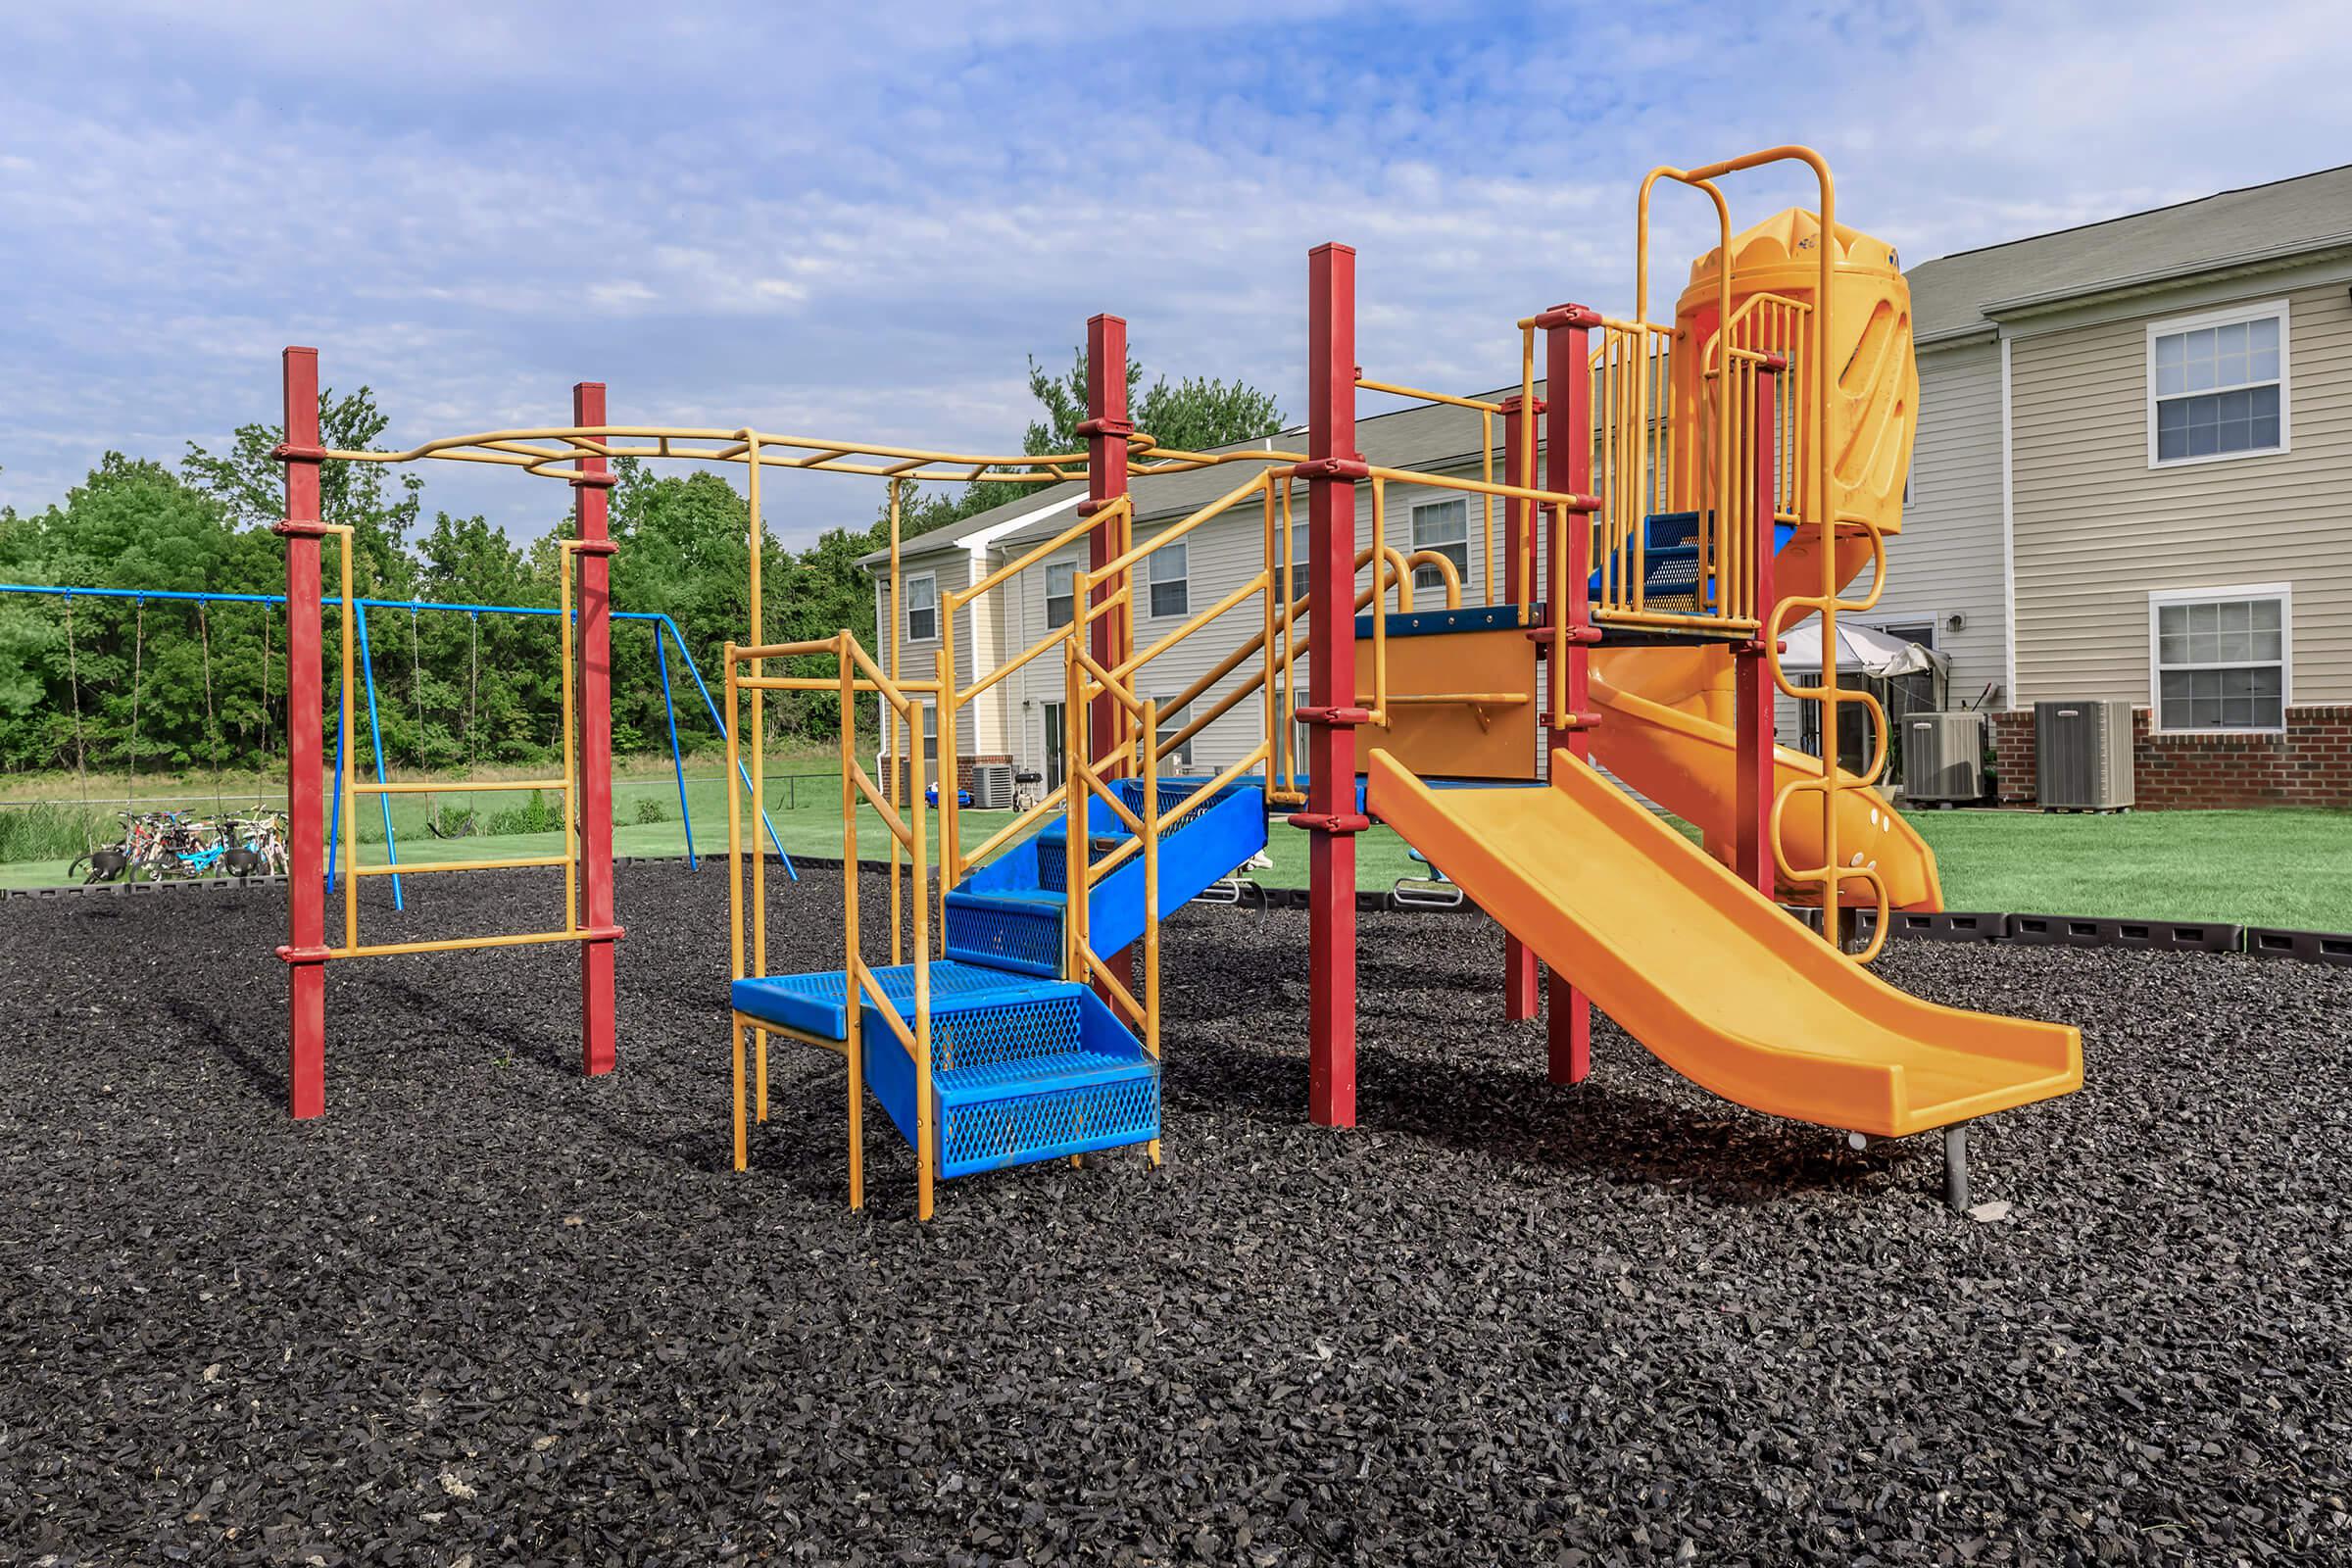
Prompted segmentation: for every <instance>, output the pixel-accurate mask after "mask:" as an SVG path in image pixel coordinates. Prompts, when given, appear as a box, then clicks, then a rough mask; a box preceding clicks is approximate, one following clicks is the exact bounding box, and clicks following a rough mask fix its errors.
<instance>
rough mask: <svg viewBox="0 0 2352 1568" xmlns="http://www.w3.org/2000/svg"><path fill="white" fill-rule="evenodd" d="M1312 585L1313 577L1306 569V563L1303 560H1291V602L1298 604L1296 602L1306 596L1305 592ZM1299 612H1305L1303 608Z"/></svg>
mask: <svg viewBox="0 0 2352 1568" xmlns="http://www.w3.org/2000/svg"><path fill="white" fill-rule="evenodd" d="M1313 586H1314V578H1313V576H1312V574H1310V573H1309V572H1308V570H1307V566H1306V563H1305V562H1303V561H1294V562H1292V563H1291V603H1292V604H1294V605H1295V604H1298V603H1299V601H1300V600H1302V599H1304V598H1305V597H1306V596H1307V593H1308V591H1309V590H1310V589H1312V588H1313ZM1299 613H1301V614H1303V613H1305V612H1304V611H1303V610H1301V611H1300V612H1299Z"/></svg>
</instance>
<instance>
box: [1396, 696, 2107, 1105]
mask: <svg viewBox="0 0 2352 1568" xmlns="http://www.w3.org/2000/svg"><path fill="white" fill-rule="evenodd" d="M1619 700H1620V701H1621V702H1622V701H1643V702H1645V701H1647V700H1646V699H1628V698H1626V697H1624V696H1622V695H1621V696H1620V698H1619ZM1697 723H1698V721H1696V720H1690V721H1689V722H1688V723H1684V724H1666V723H1661V724H1660V725H1659V728H1660V729H1661V730H1662V731H1664V732H1665V733H1667V734H1669V735H1674V736H1679V737H1681V738H1680V739H1675V740H1668V741H1665V742H1662V743H1661V744H1660V750H1661V752H1672V751H1674V750H1675V749H1677V748H1680V747H1683V746H1686V745H1688V746H1697V745H1699V744H1702V743H1705V744H1711V743H1706V742H1704V738H1703V737H1701V736H1698V735H1696V734H1694V733H1693V726H1695V725H1696V724H1697ZM1602 727H1603V729H1606V728H1607V726H1606V725H1604V726H1602ZM1706 727H1708V728H1714V727H1719V726H1706ZM1725 744H1726V745H1728V744H1729V742H1728V732H1727V739H1726V741H1725ZM1804 760H1805V761H1806V762H1808V763H1810V762H1811V759H1804ZM1815 765H1817V764H1815ZM1721 771H1722V772H1723V773H1724V774H1726V775H1727V776H1728V774H1729V771H1730V769H1729V766H1728V762H1727V763H1726V764H1725V765H1723V766H1722V767H1721ZM1369 773H1370V777H1369V781H1368V788H1369V807H1370V809H1371V810H1372V812H1373V813H1374V814H1375V815H1377V816H1379V817H1380V818H1381V819H1382V820H1384V821H1386V822H1388V823H1389V824H1390V825H1391V826H1392V827H1394V828H1396V830H1397V832H1398V833H1400V834H1401V835H1403V837H1404V839H1405V841H1406V842H1407V843H1409V844H1411V845H1412V846H1413V847H1414V848H1415V849H1418V850H1419V851H1421V852H1422V853H1423V854H1424V855H1426V856H1428V857H1429V858H1430V860H1431V861H1432V863H1434V864H1437V865H1442V866H1444V867H1445V868H1446V875H1447V876H1448V877H1450V878H1452V879H1453V880H1454V881H1455V882H1457V883H1459V884H1460V885H1461V888H1462V891H1463V892H1464V893H1465V894H1467V895H1468V896H1469V898H1470V899H1471V900H1472V901H1473V902H1474V903H1476V904H1477V905H1478V906H1479V907H1481V908H1483V909H1485V910H1486V911H1487V912H1488V913H1489V914H1491V915H1493V916H1494V917H1495V920H1497V921H1498V922H1500V923H1501V925H1502V926H1503V928H1504V929H1505V930H1507V931H1509V932H1510V933H1511V934H1512V935H1514V936H1516V937H1518V938H1519V939H1520V940H1521V941H1522V942H1524V943H1526V944H1527V945H1528V947H1530V948H1531V949H1533V950H1534V951H1535V953H1536V954H1537V956H1540V957H1542V958H1543V960H1544V962H1545V963H1547V964H1549V965H1551V966H1552V967H1553V968H1554V969H1556V970H1557V971H1558V972H1559V973H1561V974H1563V975H1565V976H1567V977H1568V978H1570V979H1571V980H1573V981H1575V983H1576V984H1577V985H1578V986H1580V987H1582V988H1583V989H1584V990H1585V991H1586V992H1587V994H1589V995H1590V996H1591V997H1592V999H1593V1004H1594V1005H1596V1006H1598V1007H1599V1008H1600V1009H1601V1010H1602V1011H1604V1012H1606V1013H1607V1014H1608V1015H1609V1016H1610V1017H1611V1018H1614V1019H1615V1020H1616V1021H1617V1022H1618V1023H1619V1024H1620V1025H1621V1026H1623V1027H1624V1029H1625V1030H1626V1031H1627V1032H1628V1033H1629V1034H1631V1035H1633V1036H1634V1038H1635V1039H1637V1040H1639V1041H1641V1042H1642V1045H1643V1046H1645V1047H1646V1048H1648V1050H1649V1051H1650V1052H1651V1053H1653V1054H1655V1055H1657V1056H1658V1058H1659V1059H1660V1060H1662V1061H1664V1062H1665V1063H1666V1064H1667V1065H1668V1066H1670V1067H1672V1068H1674V1070H1675V1071H1677V1072H1679V1073H1681V1074H1682V1075H1683V1076H1684V1077H1686V1078H1689V1079H1690V1080H1691V1082H1693V1083H1695V1084H1698V1085H1699V1086H1700V1087H1702V1088H1705V1089H1707V1090H1710V1091H1712V1092H1713V1093H1715V1094H1718V1095H1721V1096H1723V1097H1724V1098H1725V1099H1727V1100H1733V1101H1737V1102H1739V1103H1740V1104H1743V1105H1748V1106H1752V1107H1753V1108H1755V1109H1757V1110H1761V1111H1766V1112H1769V1113H1771V1114H1773V1115H1776V1116H1787V1117H1789V1118H1790V1119H1792V1120H1795V1121H1806V1122H1814V1123H1818V1124H1820V1125H1822V1126H1825V1127H1835V1128H1838V1129H1841V1130H1843V1131H1847V1132H1857V1133H1867V1134H1871V1135H1873V1136H1877V1137H1886V1138H1899V1137H1904V1136H1907V1135H1909V1134H1912V1133H1919V1132H1926V1131H1929V1130H1931V1129H1934V1128H1938V1127H1950V1126H1954V1125H1956V1124H1959V1123H1962V1122H1966V1121H1968V1120H1969V1119H1971V1118H1973V1117H1977V1116H1983V1115H1986V1114H1989V1113H1991V1112H1993V1111H1998V1110H2007V1109H2010V1108H2012V1107H2014V1106H2018V1105H2025V1104H2031V1103H2034V1102H2035V1101H2041V1100H2049V1099H2052V1098H2054V1097H2056V1096H2059V1095H2063V1094H2068V1093H2070V1092H2072V1091H2073V1090H2076V1089H2079V1088H2081V1087H2082V1034H2081V1032H2080V1031H2078V1030H2076V1029H2074V1028H2072V1027H2070V1026H2067V1025H2064V1024H2053V1023H2033V1022H2029V1021H2026V1020H2024V1019H2019V1018H2004V1017H1999V1016H1996V1015H1994V1014H1990V1013H1981V1012H1966V1011H1962V1010H1960V1009H1959V1008H1956V1007H1944V1006H1938V1005H1936V1004H1934V1003H1929V1002H1922V1001H1921V1000H1919V999H1918V998H1917V997H1914V996H1911V995H1909V994H1908V993H1906V992H1902V991H1898V990H1896V989H1895V988H1894V987H1893V986H1890V985H1888V984H1887V982H1886V981H1884V980H1881V979H1879V978H1878V977H1877V976H1876V975H1875V974H1873V973H1871V971H1870V970H1868V969H1867V968H1865V967H1863V966H1862V965H1860V964H1858V963H1855V962H1853V961H1852V960H1851V959H1849V958H1847V957H1845V956H1842V955H1840V954H1838V953H1837V952H1835V951H1834V950H1833V949H1831V948H1830V947H1829V946H1828V945H1826V944H1825V943H1823V942H1822V941H1821V939H1820V938H1819V937H1817V936H1815V935H1813V934H1812V933H1811V932H1809V931H1808V930H1806V929H1805V928H1804V927H1803V926H1801V925H1799V924H1798V923H1797V922H1796V921H1795V920H1793V919H1791V918H1789V916H1788V915H1787V914H1786V913H1784V912H1783V911H1782V910H1780V909H1779V908H1777V907H1774V906H1773V905H1772V904H1771V903H1770V902H1769V901H1767V900H1766V899H1765V898H1764V897H1763V896H1762V895H1761V894H1759V893H1757V892H1756V891H1755V890H1754V889H1753V888H1751V887H1749V886H1747V885H1746V884H1745V883H1743V882H1741V881H1740V879H1739V878H1738V877H1737V876H1735V875H1733V874H1732V872H1731V871H1729V870H1728V869H1726V868H1725V867H1724V866H1722V865H1719V864H1717V863H1716V862H1715V861H1714V860H1713V859H1712V858H1709V857H1708V856H1707V855H1706V854H1705V853H1704V852H1703V851H1701V850H1700V849H1698V848H1697V847H1696V846H1695V845H1693V844H1691V842H1690V840H1688V839H1686V838H1684V837H1683V836H1682V835H1681V834H1680V833H1677V832H1676V831H1675V830H1674V829H1673V828H1671V827H1669V826H1667V825H1666V824H1665V823H1664V822H1662V821H1660V820H1659V819H1658V818H1657V817H1656V816H1654V815H1653V814H1651V813H1650V812H1649V811H1648V810H1647V809H1644V808H1643V807H1642V805H1641V804H1640V803H1638V802H1636V801H1634V800H1633V799H1631V798H1630V797H1628V796H1627V795H1625V794H1624V793H1623V792H1622V791H1620V790H1618V789H1617V788H1616V787H1615V786H1614V785H1612V784H1610V783H1609V782H1608V780H1606V779H1604V778H1603V777H1601V775H1600V774H1599V773H1597V772H1595V771H1594V770H1593V768H1592V767H1591V766H1589V765H1588V764H1586V763H1584V762H1581V761H1578V760H1576V759H1575V758H1573V757H1571V756H1569V755H1568V754H1567V753H1565V752H1562V753H1558V754H1556V755H1555V756H1554V757H1553V759H1552V777H1551V782H1550V783H1549V785H1547V786H1544V787H1540V788H1527V787H1524V786H1522V787H1515V788H1498V789H1445V790H1436V789H1432V788H1430V787H1429V786H1428V785H1427V784H1424V783H1423V782H1422V781H1421V780H1420V779H1419V778H1417V777H1415V776H1414V775H1413V774H1412V773H1411V772H1410V771H1408V770H1407V769H1406V768H1405V767H1404V766H1403V765H1402V764H1401V763H1399V762H1398V761H1397V760H1396V759H1395V758H1394V757H1392V756H1390V755H1389V754H1388V753H1387V752H1382V751H1376V752H1374V753H1373V754H1372V757H1371V760H1370V768H1369ZM1643 787H1644V788H1647V787H1648V786H1647V785H1646V784H1644V785H1643ZM1663 798H1664V797H1661V799H1663ZM1668 804H1670V805H1672V804H1674V803H1673V802H1671V801H1669V802H1668ZM1678 809H1681V808H1679V807H1678ZM1899 842H1901V841H1899V840H1896V839H1893V838H1891V837H1890V838H1889V839H1888V840H1887V843H1889V844H1894V843H1899ZM1792 847H1793V846H1792ZM1893 853H1894V852H1893V851H1891V850H1889V851H1887V852H1884V853H1882V855H1881V857H1880V858H1881V863H1882V867H1883V868H1884V867H1885V866H1886V865H1887V864H1888V863H1890V857H1891V855H1892V854H1893ZM1926 863H1928V864H1930V865H1932V864H1933V861H1932V859H1931V860H1928V861H1927V862H1926ZM1931 882H1932V872H1931Z"/></svg>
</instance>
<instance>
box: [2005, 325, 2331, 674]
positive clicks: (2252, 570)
mask: <svg viewBox="0 0 2352 1568" xmlns="http://www.w3.org/2000/svg"><path fill="white" fill-rule="evenodd" d="M2258 282H2259V280H2254V281H2252V282H2249V284H2248V286H2247V288H2246V291H2245V292H2244V294H2243V295H2242V296H2240V302H2241V303H2255V302H2260V301H2264V300H2269V299H2278V298H2284V299H2285V300H2286V301H2287V302H2288V307H2289V321H2288V330H2287V375H2288V378H2289V380H2288V391H2287V399H2288V444H2289V447H2290V449H2291V450H2289V451H2287V452H2283V453H2278V454H2274V455H2269V456H2261V457H2248V458H2240V459H2233V460H2230V461H2227V462H2217V463H2205V464H2198V465H2190V466H2182V467H2173V468H2150V467H2149V466H2148V439H2147V418H2148V415H2147V359H2146V355H2147V331H2146V328H2147V323H2148V322H2149V321H2151V320H2159V319H2166V318H2168V317H2170V316H2173V315H2176V314H2179V313H2178V311H2177V310H2175V309H2173V308H2171V307H2166V306H2162V305H2155V306H2153V307H2152V308H2150V309H2148V310H2146V311H2144V312H2142V313H2141V314H2138V315H2134V316H2131V317H2128V318H2124V319H2112V320H2103V321H2100V322H2097V323H2095V324H2091V325H2084V326H2081V327H2076V328H2072V329H2059V330H2053V331H2050V332H2047V333H2042V334H2036V335H2033V336H2020V337H2018V338H2016V339H2015V341H2014V344H2013V347H2012V356H2013V363H2012V367H2011V378H2012V388H2011V395H2012V397H2013V399H2014V415H2013V418H2014V424H2013V429H2012V437H2011V438H2012V441H2013V452H2012V484H2013V493H2014V503H2015V530H2016V552H2017V564H2016V571H2017V631H2016V636H2017V660H2018V678H2017V684H2018V691H2017V692H2016V693H2015V694H2014V700H2015V701H2016V702H2018V703H2020V704H2023V703H2031V702H2033V701H2034V700H2036V699H2042V698H2092V697H2127V698H2130V699H2131V700H2132V701H2133V702H2135V703H2138V704H2141V705H2145V704H2146V703H2147V702H2148V692H2149V679H2150V671H2149V656H2148V595H2149V593H2150V592H2151V591H2154V590H2159V589H2180V588H2205V587H2223V586H2229V585H2232V584H2238V583H2266V582H2291V583H2292V584H2293V586H2294V596H2295V604H2294V627H2293V642H2292V650H2291V659H2292V674H2291V682H2292V686H2291V689H2292V700H2293V701H2294V702H2295V703H2296V704H2298V705H2302V704H2311V703H2340V702H2345V701H2352V305H2348V304H2347V302H2346V299H2345V293H2344V288H2343V285H2342V284H2341V283H2340V282H2334V283H2329V284H2327V285H2325V286H2315V287H2308V288H2297V289H2282V288H2279V287H2278V286H2276V285H2274V286H2273V287H2271V288H2269V289H2264V288H2261V287H2259V286H2257V285H2258Z"/></svg>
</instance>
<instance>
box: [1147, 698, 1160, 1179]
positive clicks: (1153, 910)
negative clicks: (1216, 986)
mask: <svg viewBox="0 0 2352 1568" xmlns="http://www.w3.org/2000/svg"><path fill="white" fill-rule="evenodd" d="M1144 736H1145V740H1144V1050H1145V1051H1146V1052H1147V1053H1148V1054H1150V1055H1151V1057H1152V1060H1153V1061H1157V1060H1158V1059H1159V759H1158V757H1157V756H1156V755H1155V754H1156V753H1157V752H1158V751H1159V745H1158V741H1159V705H1158V704H1157V703H1155V702H1153V701H1152V699H1150V698H1148V697H1147V698H1146V699H1144ZM1144 1154H1145V1157H1146V1158H1148V1159H1150V1160H1151V1162H1152V1164H1154V1165H1156V1164H1158V1163H1159V1140H1158V1139H1157V1138H1154V1139H1152V1140H1151V1142H1150V1143H1149V1144H1147V1145H1146V1146H1145V1149H1144Z"/></svg>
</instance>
